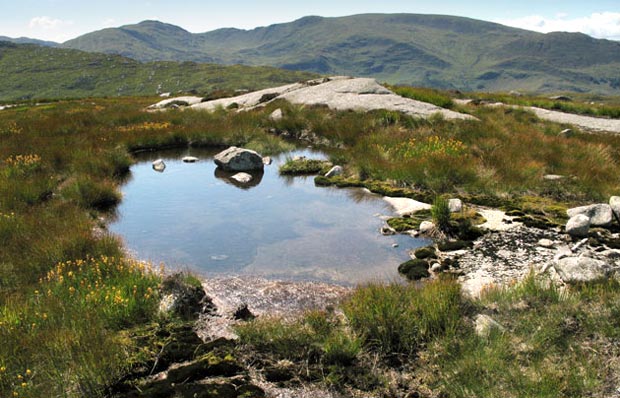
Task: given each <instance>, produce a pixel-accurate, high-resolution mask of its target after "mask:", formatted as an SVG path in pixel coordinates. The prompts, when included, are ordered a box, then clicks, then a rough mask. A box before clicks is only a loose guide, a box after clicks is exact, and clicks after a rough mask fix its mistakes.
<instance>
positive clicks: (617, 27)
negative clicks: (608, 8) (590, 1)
mask: <svg viewBox="0 0 620 398" xmlns="http://www.w3.org/2000/svg"><path fill="white" fill-rule="evenodd" d="M496 22H498V23H501V24H503V25H508V26H513V27H515V28H522V29H528V30H534V31H537V32H542V33H548V32H581V33H585V34H587V35H589V36H592V37H597V38H600V39H612V40H620V12H597V13H594V14H592V15H589V16H586V17H580V18H568V16H567V15H566V14H558V15H556V16H555V18H545V17H542V16H540V15H530V16H527V17H522V18H515V19H500V20H497V21H496Z"/></svg>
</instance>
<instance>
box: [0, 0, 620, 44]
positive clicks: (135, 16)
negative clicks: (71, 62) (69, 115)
mask: <svg viewBox="0 0 620 398" xmlns="http://www.w3.org/2000/svg"><path fill="white" fill-rule="evenodd" d="M362 13H416V14H445V15H457V16H463V17H469V18H475V19H481V20H485V21H492V22H498V23H501V24H504V25H509V26H514V27H519V28H524V29H529V30H535V31H538V32H543V33H547V32H551V31H568V32H582V33H585V34H588V35H590V36H593V37H597V38H607V39H612V40H620V0H590V1H584V0H578V1H573V0H519V1H515V0H512V1H504V0H496V1H488V0H480V1H475V0H470V1H455V0H440V1H437V0H435V1H431V0H425V1H418V0H381V1H377V0H373V1H369V0H340V1H334V0H311V1H302V2H298V1H294V0H255V1H249V0H235V1H222V0H218V1H211V0H177V1H171V0H100V1H90V0H38V1H34V0H0V36H9V37H31V38H36V39H43V40H52V41H57V42H63V41H66V40H69V39H72V38H75V37H77V36H79V35H82V34H84V33H88V32H92V31H95V30H99V29H103V28H106V27H117V26H121V25H126V24H134V23H138V22H140V21H143V20H146V19H155V20H159V21H162V22H167V23H171V24H174V25H178V26H180V27H182V28H184V29H186V30H188V31H190V32H193V33H200V32H207V31H210V30H214V29H217V28H223V27H235V28H241V29H252V28H255V27H258V26H267V25H271V24H275V23H282V22H290V21H293V20H295V19H298V18H301V17H303V16H307V15H319V16H324V17H336V16H345V15H353V14H362Z"/></svg>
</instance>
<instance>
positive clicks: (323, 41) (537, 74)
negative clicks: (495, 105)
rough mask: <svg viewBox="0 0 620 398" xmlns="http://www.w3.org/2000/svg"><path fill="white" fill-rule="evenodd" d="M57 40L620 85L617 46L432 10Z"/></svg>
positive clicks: (132, 53)
mask: <svg viewBox="0 0 620 398" xmlns="http://www.w3.org/2000/svg"><path fill="white" fill-rule="evenodd" d="M63 46H65V47H68V48H76V49H81V50H84V51H99V52H106V53H115V54H121V55H124V56H127V57H130V58H134V59H138V60H141V61H152V60H189V61H203V62H217V63H222V64H235V63H241V64H247V65H271V66H276V67H282V68H286V69H293V70H305V71H311V72H317V73H324V74H347V75H356V76H371V77H376V78H378V79H380V80H385V81H388V82H390V83H403V84H413V85H423V86H434V87H439V88H455V89H460V90H489V91H497V90H511V89H517V90H525V91H540V92H545V91H592V92H601V93H616V94H617V93H618V91H620V77H619V76H618V74H617V70H618V68H620V43H618V42H614V41H609V40H598V39H593V38H591V37H589V36H586V35H583V34H575V33H550V34H541V33H536V32H530V31H526V30H521V29H515V28H510V27H506V26H503V25H499V24H495V23H490V22H484V21H478V20H474V19H468V18H461V17H451V16H442V15H417V14H364V15H354V16H349V17H339V18H323V17H314V16H312V17H304V18H302V19H299V20H297V21H294V22H290V23H283V24H277V25H271V26H267V27H261V28H256V29H253V30H240V29H231V28H228V29H219V30H215V31H212V32H207V33H200V34H192V33H190V32H187V31H185V30H183V29H181V28H179V27H176V26H174V25H169V24H164V23H161V22H157V21H144V22H141V23H139V24H136V25H127V26H123V27H120V28H111V29H104V30H101V31H97V32H92V33H89V34H86V35H84V36H81V37H79V38H77V39H74V40H70V41H68V42H66V43H64V44H63Z"/></svg>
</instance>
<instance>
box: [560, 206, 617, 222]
mask: <svg viewBox="0 0 620 398" xmlns="http://www.w3.org/2000/svg"><path fill="white" fill-rule="evenodd" d="M566 213H567V214H568V216H569V217H574V216H576V215H578V214H583V215H585V216H587V217H588V218H589V219H590V225H591V226H593V227H604V226H608V225H610V224H611V221H612V220H613V216H612V214H611V206H610V205H608V204H604V203H601V204H595V205H589V206H580V207H574V208H572V209H568V210H567V211H566Z"/></svg>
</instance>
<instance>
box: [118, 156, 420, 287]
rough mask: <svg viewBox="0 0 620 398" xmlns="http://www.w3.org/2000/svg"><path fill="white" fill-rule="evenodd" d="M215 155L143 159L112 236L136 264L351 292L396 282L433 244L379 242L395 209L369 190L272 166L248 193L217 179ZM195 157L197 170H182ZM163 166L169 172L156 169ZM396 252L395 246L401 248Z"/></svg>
mask: <svg viewBox="0 0 620 398" xmlns="http://www.w3.org/2000/svg"><path fill="white" fill-rule="evenodd" d="M218 151H219V150H206V149H196V148H190V149H187V148H184V149H174V150H165V151H160V152H145V153H140V154H137V155H136V156H135V157H136V161H137V162H136V164H134V165H133V166H132V167H131V175H130V176H129V177H128V180H127V182H126V183H125V185H124V186H123V187H122V191H123V201H122V202H121V204H120V205H119V207H118V208H117V212H116V213H117V214H118V217H117V218H116V219H115V220H114V221H113V222H112V223H111V224H110V230H111V231H112V232H113V233H116V234H118V235H120V236H121V237H122V238H123V239H124V241H125V244H126V247H127V248H128V249H129V251H130V252H131V253H133V254H134V255H135V256H136V257H137V258H139V259H143V260H151V261H154V262H157V263H158V262H164V263H166V264H167V266H169V267H172V268H175V267H177V268H181V269H185V268H190V269H192V270H194V271H196V272H199V273H202V274H204V275H206V276H226V275H240V276H242V275H245V276H256V277H266V278H278V279H287V280H310V281H324V282H332V283H340V284H355V283H360V282H366V281H369V280H390V279H394V278H396V277H397V267H398V264H400V263H401V262H403V261H406V260H407V259H409V256H408V251H409V250H411V249H414V248H416V247H419V246H422V245H424V244H426V243H427V242H426V241H424V240H421V239H414V238H411V237H409V236H405V235H396V236H388V237H386V236H382V235H381V234H380V233H379V230H380V228H381V227H382V226H383V225H384V221H383V219H382V217H381V216H390V215H392V214H393V210H392V209H391V208H390V207H389V206H388V205H387V204H386V203H385V202H384V201H383V200H382V199H381V197H380V196H378V195H374V194H371V193H369V192H368V191H366V190H363V189H334V188H319V187H316V186H315V185H314V180H313V178H312V177H295V178H292V177H285V178H284V177H281V176H280V175H279V173H278V167H279V165H281V164H282V163H284V162H285V161H286V158H287V157H292V156H295V155H304V156H307V157H309V158H324V157H325V155H324V154H322V153H320V152H314V151H309V150H304V151H296V152H292V153H287V154H282V155H279V156H275V157H273V164H272V165H270V166H265V170H264V172H263V173H255V174H253V175H252V177H253V178H252V180H251V181H250V182H249V183H247V184H240V183H238V182H237V181H234V180H231V176H232V175H233V174H234V173H226V172H223V171H221V170H216V167H215V164H214V163H213V160H212V157H213V155H214V154H216V153H217V152H218ZM184 156H195V157H197V158H198V159H199V160H198V161H197V162H196V163H183V162H182V161H181V158H182V157H184ZM157 159H163V160H164V162H165V164H166V168H165V170H164V172H163V173H158V172H156V171H154V170H153V169H152V162H153V161H154V160H157ZM395 246H397V247H395Z"/></svg>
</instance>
